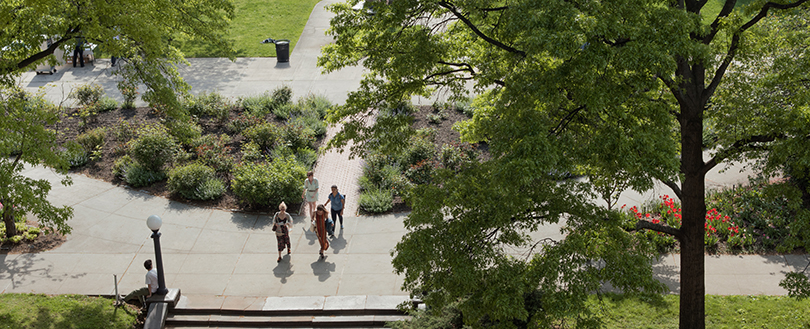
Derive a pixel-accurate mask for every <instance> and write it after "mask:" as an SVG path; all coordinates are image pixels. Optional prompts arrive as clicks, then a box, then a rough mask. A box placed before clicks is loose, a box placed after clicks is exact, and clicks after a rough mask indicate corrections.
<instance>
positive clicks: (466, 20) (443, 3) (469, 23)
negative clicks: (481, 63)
mask: <svg viewBox="0 0 810 329" xmlns="http://www.w3.org/2000/svg"><path fill="white" fill-rule="evenodd" d="M437 4H438V5H439V6H441V7H443V8H445V9H447V10H449V11H450V12H451V13H453V15H455V16H456V17H458V19H460V20H461V21H462V22H464V24H465V25H467V27H469V28H470V30H472V31H473V33H475V35H477V36H478V37H479V38H481V39H484V41H486V42H489V43H490V44H492V45H494V46H496V47H498V48H501V49H503V50H506V51H508V52H510V53H515V54H518V55H520V56H521V57H526V52H524V51H522V50H517V49H515V48H512V47H510V46H507V45H505V44H503V43H502V42H500V41H498V40H495V39H493V38H490V37H489V36H487V35H486V34H484V33H483V32H481V30H479V29H478V27H476V26H475V25H474V24H473V23H472V21H470V19H469V18H467V17H465V16H464V15H462V14H461V13H460V12H458V10H457V9H456V7H455V6H453V4H451V3H449V2H447V1H439V2H438V3H437Z"/></svg>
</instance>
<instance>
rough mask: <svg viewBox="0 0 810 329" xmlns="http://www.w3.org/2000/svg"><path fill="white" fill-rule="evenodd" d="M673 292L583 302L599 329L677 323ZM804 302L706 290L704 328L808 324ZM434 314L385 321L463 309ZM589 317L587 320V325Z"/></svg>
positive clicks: (454, 323)
mask: <svg viewBox="0 0 810 329" xmlns="http://www.w3.org/2000/svg"><path fill="white" fill-rule="evenodd" d="M679 298H680V297H679V296H678V295H664V296H661V297H655V298H653V299H644V298H640V297H628V296H625V295H619V294H612V293H608V294H603V295H602V296H601V298H599V297H597V296H596V295H592V296H590V298H589V301H588V305H589V307H590V310H591V312H593V313H592V314H593V315H595V316H596V317H597V318H598V319H599V320H600V321H601V325H600V326H599V328H605V329H627V328H633V329H664V328H677V327H678V308H679V304H678V302H679ZM808 311H810V302H808V301H807V300H804V301H800V300H797V299H794V298H789V297H785V296H717V295H707V296H706V328H713V329H718V328H719V329H725V328H728V329H744V328H774V329H776V328H779V329H781V328H810V313H808ZM440 313H441V314H440V315H433V314H431V313H430V312H425V311H417V312H414V313H412V315H413V318H412V320H411V321H401V322H396V323H389V326H390V327H391V328H394V329H440V328H442V329H443V328H459V327H461V325H462V322H463V315H462V314H461V312H459V311H458V310H457V309H455V308H453V307H452V306H451V307H448V308H445V309H443V310H442V312H440ZM594 324H595V323H593V322H591V323H590V325H594ZM557 325H558V326H557V327H555V328H575V327H577V325H583V323H577V321H576V320H573V319H572V320H570V321H565V322H564V323H562V322H559V323H557Z"/></svg>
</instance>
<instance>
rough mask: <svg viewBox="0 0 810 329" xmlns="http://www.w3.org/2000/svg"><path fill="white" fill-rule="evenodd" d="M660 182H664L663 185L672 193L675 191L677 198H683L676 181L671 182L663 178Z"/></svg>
mask: <svg viewBox="0 0 810 329" xmlns="http://www.w3.org/2000/svg"><path fill="white" fill-rule="evenodd" d="M661 182H662V183H664V185H666V186H668V187H669V188H670V189H672V193H675V196H677V197H678V199H681V200H683V196H682V193H681V187H680V186H678V183H675V182H673V181H671V180H664V181H661Z"/></svg>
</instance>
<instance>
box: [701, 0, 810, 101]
mask: <svg viewBox="0 0 810 329" xmlns="http://www.w3.org/2000/svg"><path fill="white" fill-rule="evenodd" d="M807 1H808V0H798V1H796V2H794V3H789V4H784V5H783V4H778V3H773V2H767V3H765V5H763V6H762V8H761V9H760V10H759V13H757V15H756V16H754V17H753V18H751V20H749V21H748V22H746V23H745V24H743V25H742V26H740V28H739V29H738V30H737V31H735V32H734V36H733V37H732V38H731V44H730V45H729V47H728V52H727V53H726V56H725V57H723V62H722V64H721V65H720V66H719V67H718V68H717V71H715V73H714V78H712V82H711V83H710V84H709V86H708V87H707V88H706V89H705V90H703V95H702V97H701V98H702V101H703V102H704V103H705V102H706V101H707V100H708V99H709V98H710V97H711V95H712V94H714V91H715V90H716V89H717V86H718V85H720V80H722V79H723V75H725V73H726V70H727V69H728V66H729V65H730V64H731V62H732V60H734V56H735V55H736V53H737V48H739V46H740V35H742V33H743V32H745V31H746V30H748V29H749V28H751V27H752V26H754V25H756V24H757V23H759V21H760V20H762V19H763V18H765V17H766V16H768V11H769V10H770V9H771V8H774V9H780V10H784V9H790V8H795V7H798V6H800V5H802V4H804V3H805V2H807ZM723 9H725V7H724V8H723Z"/></svg>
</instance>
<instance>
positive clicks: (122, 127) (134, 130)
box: [112, 119, 140, 143]
mask: <svg viewBox="0 0 810 329" xmlns="http://www.w3.org/2000/svg"><path fill="white" fill-rule="evenodd" d="M139 127H140V125H139V124H133V123H131V122H129V121H127V120H123V119H118V123H116V124H115V125H114V126H113V127H112V135H113V137H115V140H117V141H119V142H122V143H126V142H129V140H131V139H133V138H135V136H137V135H138V128H139Z"/></svg>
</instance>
